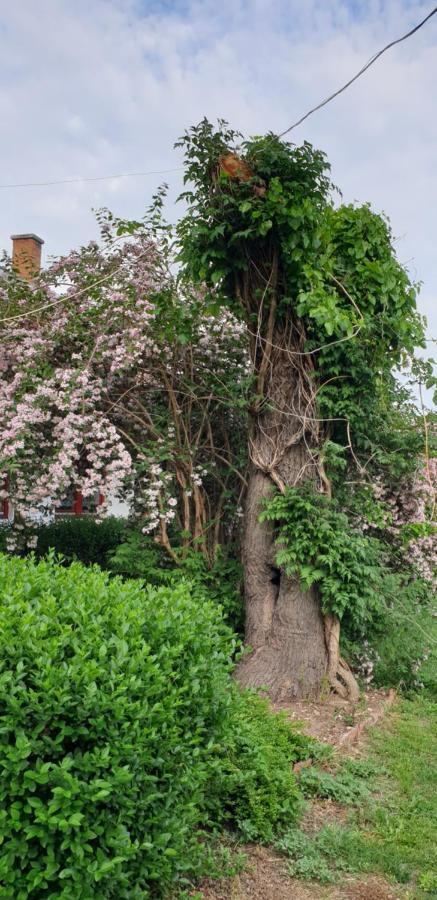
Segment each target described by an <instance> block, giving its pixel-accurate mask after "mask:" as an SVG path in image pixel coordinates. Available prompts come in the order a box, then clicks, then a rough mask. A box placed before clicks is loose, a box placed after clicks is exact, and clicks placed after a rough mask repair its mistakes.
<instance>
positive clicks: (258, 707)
mask: <svg viewBox="0 0 437 900" xmlns="http://www.w3.org/2000/svg"><path fill="white" fill-rule="evenodd" d="M295 737H296V736H295V734H294V733H293V730H292V728H291V726H290V723H289V722H287V720H286V719H285V717H284V716H283V715H281V714H279V715H278V714H275V713H272V712H271V711H270V710H269V707H268V704H267V702H266V701H265V700H262V699H261V698H259V697H258V696H256V695H255V694H252V693H249V692H243V693H241V694H238V695H236V697H235V706H234V710H233V718H232V722H231V734H230V735H229V737H228V744H227V747H226V754H225V756H224V758H223V759H222V765H221V769H220V773H219V777H220V783H219V784H217V795H218V797H219V802H220V808H221V809H222V812H223V814H224V816H225V820H226V821H227V822H228V824H229V825H231V826H232V827H234V828H236V829H237V830H238V831H239V832H240V833H241V834H242V835H243V837H244V838H245V839H248V840H254V839H257V840H262V841H265V842H267V841H271V840H272V839H273V837H274V835H275V834H279V833H281V831H283V830H284V828H287V827H289V826H290V823H291V822H293V821H294V820H295V819H296V817H297V815H298V813H299V810H300V808H301V802H300V796H299V791H298V789H297V786H296V781H295V777H294V775H293V772H292V763H293V762H294V761H295V760H296V759H297V758H298V756H299V750H298V749H296V746H295ZM296 743H297V744H299V742H298V741H296Z"/></svg>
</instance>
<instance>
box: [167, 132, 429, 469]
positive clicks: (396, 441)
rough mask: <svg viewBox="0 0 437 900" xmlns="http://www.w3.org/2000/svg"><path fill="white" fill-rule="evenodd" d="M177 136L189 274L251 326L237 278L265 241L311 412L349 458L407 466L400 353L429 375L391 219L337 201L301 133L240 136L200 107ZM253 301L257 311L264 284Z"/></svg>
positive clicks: (406, 400)
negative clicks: (309, 389)
mask: <svg viewBox="0 0 437 900" xmlns="http://www.w3.org/2000/svg"><path fill="white" fill-rule="evenodd" d="M179 146H182V147H183V148H184V151H185V159H186V174H185V180H186V181H187V182H189V184H190V189H189V190H188V191H187V192H186V193H185V194H184V195H183V197H184V199H185V201H186V202H187V203H188V212H187V214H186V215H185V216H184V217H183V219H182V221H181V222H180V224H179V226H178V233H179V242H180V259H181V260H182V262H183V264H184V268H185V272H186V274H187V276H189V277H190V278H191V279H193V280H194V282H199V281H200V282H202V283H203V284H206V285H207V286H208V287H209V288H210V291H211V303H212V304H214V303H215V305H216V306H219V305H226V306H228V307H230V308H231V309H232V310H233V312H234V313H236V315H238V316H240V317H241V318H246V320H247V317H248V315H249V320H248V321H247V324H248V325H249V327H254V325H255V322H256V321H257V320H258V318H257V315H255V313H254V312H253V311H252V313H248V310H247V309H245V308H243V304H242V302H241V290H239V289H238V284H239V283H241V278H242V277H243V278H244V275H245V273H249V274H250V267H251V264H252V262H255V263H256V265H257V266H259V265H260V264H261V263H260V261H261V260H263V261H265V260H268V259H270V260H271V259H272V253H273V251H274V252H275V253H276V254H277V258H278V268H279V273H280V277H279V281H280V289H279V292H278V296H277V298H276V301H277V306H276V308H277V313H276V320H277V322H278V324H279V323H280V322H281V321H282V322H284V321H286V320H290V319H291V321H294V320H295V319H296V318H297V317H298V318H299V319H300V320H301V323H302V325H303V327H304V330H305V334H306V336H307V349H308V350H309V351H311V352H312V354H313V360H314V363H315V377H316V379H317V385H318V391H317V408H318V414H319V415H320V417H321V418H322V419H324V420H325V421H326V422H327V423H328V422H329V423H330V424H329V427H330V430H331V438H332V440H333V441H334V442H336V443H337V444H339V445H341V446H344V447H345V448H347V458H348V459H349V460H351V459H352V458H353V457H352V453H351V450H352V448H353V449H354V452H355V456H356V454H358V456H360V457H361V458H363V460H365V461H366V462H368V461H369V459H371V460H372V466H371V469H372V468H373V469H374V468H375V467H378V466H379V467H383V469H384V470H385V472H386V473H390V474H391V475H392V476H393V477H398V476H399V475H401V474H404V473H405V472H407V471H411V469H412V468H414V465H415V459H416V458H417V454H418V452H420V450H421V449H422V446H423V441H422V439H421V434H420V428H418V421H419V416H418V412H417V410H416V408H415V404H414V402H413V400H412V395H411V392H410V391H409V389H408V388H407V386H406V385H405V384H404V385H403V386H402V387H401V386H400V385H399V384H398V383H397V381H396V379H395V377H394V372H395V371H396V370H397V368H398V367H400V366H403V365H405V364H406V363H407V362H408V361H409V362H410V363H412V364H411V372H412V374H413V379H414V377H415V378H416V379H417V378H420V380H421V381H422V383H426V384H427V385H428V386H429V387H430V386H432V384H433V383H434V384H435V379H433V376H432V370H431V366H430V365H428V366H426V364H425V369H426V371H424V369H423V366H422V368H421V371H420V372H419V371H418V368H417V365H418V364H417V362H414V360H413V352H414V348H415V347H416V346H421V347H424V346H425V343H424V322H423V320H422V318H421V317H420V315H419V314H418V312H417V308H416V296H417V291H418V286H417V285H414V284H412V283H411V281H410V279H409V276H408V273H407V271H406V269H405V268H404V267H403V266H402V265H401V264H400V263H399V261H398V260H397V258H396V255H395V252H394V247H393V239H392V234H391V230H390V226H389V223H388V220H387V219H386V218H385V217H384V216H382V215H378V214H376V213H374V212H373V211H372V210H371V208H370V206H369V205H368V204H364V205H363V206H354V205H351V204H349V205H340V206H339V207H336V206H335V205H334V203H333V201H332V185H331V183H330V180H329V164H328V163H327V161H326V157H325V155H324V154H323V153H321V152H320V151H318V150H316V149H314V148H313V147H312V146H311V145H310V144H308V143H307V142H305V143H304V144H303V145H302V146H301V147H296V146H294V145H292V144H288V143H286V142H284V141H281V140H280V139H279V138H277V137H275V136H274V135H272V134H267V135H265V136H264V137H255V138H253V139H250V140H246V141H242V140H241V135H240V134H238V133H237V132H235V131H233V130H232V129H230V128H229V127H228V125H227V123H226V122H224V121H219V122H218V124H217V128H214V126H213V125H211V123H209V122H208V121H207V120H206V119H204V120H202V122H200V123H199V125H198V126H195V127H193V128H191V129H190V130H189V131H187V132H186V133H185V135H184V136H183V137H182V139H181V141H180V142H179ZM229 153H234V154H235V155H236V156H237V157H238V158H239V159H241V160H242V162H243V164H245V165H247V166H248V167H249V171H251V172H252V177H251V178H248V179H238V178H235V179H231V178H229V176H228V175H227V174H226V172H224V171H223V168H222V167H221V164H220V160H221V158H222V157H223V156H226V154H229ZM260 188H261V190H260ZM267 274H268V273H267ZM266 277H267V276H266ZM259 302H260V303H261V295H260V297H259ZM262 303H263V307H264V312H265V309H266V307H267V306H268V303H269V297H268V295H266V296H264V295H263V297H262ZM251 315H252V316H253V319H252V318H251ZM412 360H413V361H412ZM414 373H416V374H414ZM351 440H352V447H351Z"/></svg>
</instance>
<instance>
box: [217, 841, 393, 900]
mask: <svg viewBox="0 0 437 900" xmlns="http://www.w3.org/2000/svg"><path fill="white" fill-rule="evenodd" d="M245 851H246V852H247V855H248V859H247V869H246V871H245V872H242V873H241V875H238V876H237V877H236V878H232V879H231V878H225V879H220V880H219V881H213V880H211V881H207V882H206V883H204V885H203V886H202V888H201V891H200V893H201V896H202V898H204V900H401V898H404V897H405V893H399V892H398V891H397V889H396V892H395V891H394V889H393V887H392V886H391V885H388V884H387V883H386V882H385V881H384V879H383V878H379V877H377V876H368V877H367V878H360V879H357V878H354V879H352V878H351V879H347V880H344V881H343V882H342V883H341V884H336V885H328V886H327V885H318V884H314V883H311V884H305V883H304V882H302V881H297V880H296V879H295V878H291V877H290V876H289V875H288V874H287V862H286V860H284V858H283V857H281V856H278V855H277V854H275V853H272V852H271V851H270V850H267V849H266V848H265V847H252V846H250V847H246V848H245Z"/></svg>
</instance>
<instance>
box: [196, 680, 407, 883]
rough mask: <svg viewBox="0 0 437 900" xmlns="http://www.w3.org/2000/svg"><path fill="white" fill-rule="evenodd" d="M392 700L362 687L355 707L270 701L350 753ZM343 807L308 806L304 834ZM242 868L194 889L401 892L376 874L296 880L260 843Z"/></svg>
mask: <svg viewBox="0 0 437 900" xmlns="http://www.w3.org/2000/svg"><path fill="white" fill-rule="evenodd" d="M394 699H395V693H394V691H389V692H386V691H376V690H373V691H368V692H367V693H366V695H365V697H364V698H363V699H362V700H360V701H359V703H358V704H356V705H354V706H353V705H351V703H350V702H349V701H347V700H342V699H340V698H339V697H337V696H335V695H330V696H329V697H327V698H326V699H325V700H323V701H319V702H314V701H304V700H300V701H295V702H293V703H292V704H290V703H276V704H275V705H274V709H275V710H277V711H279V710H282V711H284V712H285V713H286V715H287V717H289V718H290V720H291V721H292V722H295V723H297V722H301V723H302V726H303V729H304V730H305V732H306V733H307V734H309V735H311V736H312V737H314V738H317V740H319V741H323V742H324V743H328V744H332V745H333V746H334V747H335V748H336V749H337V750H338V751H339V752H343V753H344V754H347V755H355V754H356V753H357V752H359V749H360V744H361V742H362V739H363V737H364V734H365V732H366V730H367V728H368V727H370V726H372V725H375V724H376V723H377V722H378V721H379V720H380V719H382V717H383V716H384V714H385V713H386V711H387V710H388V708H389V707H390V706H391V705H392V703H393V701H394ZM348 815H349V811H348V810H347V809H346V808H345V807H342V806H341V805H339V804H337V803H334V802H333V801H332V800H316V801H314V802H312V803H310V804H308V806H307V809H306V811H305V815H304V818H303V821H302V827H303V828H304V830H305V831H307V832H312V831H318V830H319V829H320V828H322V827H323V825H326V824H329V823H332V822H334V821H335V822H338V823H345V822H346V820H347V817H348ZM243 849H244V852H245V853H246V854H247V864H246V868H245V871H244V872H242V873H241V874H239V875H237V876H236V877H235V878H223V879H217V880H216V879H206V880H204V881H203V882H202V884H201V885H200V886H199V888H198V893H200V895H201V896H202V898H204V900H402V898H405V897H406V893H405V891H404V890H403V889H402V888H398V887H396V888H394V887H393V886H392V885H389V884H388V883H387V882H386V881H385V880H384V879H383V878H381V877H379V876H376V875H375V876H373V875H370V876H366V877H360V878H352V877H345V878H344V879H343V880H342V882H341V883H340V884H336V885H321V884H318V883H315V882H308V883H305V882H302V881H299V880H297V879H295V878H292V877H291V876H290V875H289V874H288V870H287V860H286V859H284V858H283V857H281V856H279V855H278V854H276V853H274V852H273V851H271V850H269V849H268V848H266V847H260V846H257V845H255V846H254V845H248V846H247V847H244V848H243Z"/></svg>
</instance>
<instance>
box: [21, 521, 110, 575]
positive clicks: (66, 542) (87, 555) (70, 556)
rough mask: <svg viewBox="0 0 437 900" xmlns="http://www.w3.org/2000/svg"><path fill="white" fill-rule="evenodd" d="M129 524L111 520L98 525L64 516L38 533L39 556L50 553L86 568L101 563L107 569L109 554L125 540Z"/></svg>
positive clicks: (37, 552)
mask: <svg viewBox="0 0 437 900" xmlns="http://www.w3.org/2000/svg"><path fill="white" fill-rule="evenodd" d="M125 531H126V522H125V521H124V520H123V519H117V518H115V517H114V516H108V517H107V518H105V519H102V521H101V522H96V521H95V520H94V519H93V518H92V517H91V516H81V517H78V516H65V517H63V518H60V519H57V520H56V521H55V522H53V523H51V524H49V525H43V526H41V527H40V528H39V529H38V543H37V546H36V555H37V556H38V557H42V556H45V555H46V554H47V553H48V551H49V550H54V551H55V553H56V554H57V555H60V556H63V557H64V558H65V559H66V560H67V561H72V560H74V559H77V560H79V562H82V563H85V565H92V564H93V563H98V565H99V566H102V568H105V567H106V562H107V557H108V554H109V553H111V552H112V551H113V550H114V548H115V547H117V546H118V545H119V544H120V542H121V541H122V540H123V539H124V535H125Z"/></svg>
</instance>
